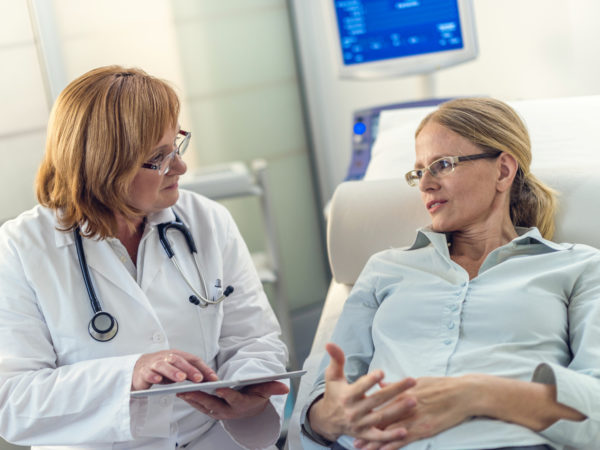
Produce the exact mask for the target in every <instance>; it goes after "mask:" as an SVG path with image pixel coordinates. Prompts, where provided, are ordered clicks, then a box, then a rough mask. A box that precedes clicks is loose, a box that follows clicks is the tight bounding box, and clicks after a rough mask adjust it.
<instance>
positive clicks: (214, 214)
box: [176, 189, 231, 221]
mask: <svg viewBox="0 0 600 450" xmlns="http://www.w3.org/2000/svg"><path fill="white" fill-rule="evenodd" d="M176 208H177V210H178V212H181V213H182V214H183V215H184V216H186V215H187V216H190V218H191V219H204V220H218V221H228V220H230V219H231V214H230V213H229V211H228V210H227V208H225V207H224V206H223V205H221V204H220V203H218V202H216V201H214V200H211V199H209V198H207V197H204V196H203V195H200V194H197V193H195V192H192V191H187V190H185V189H180V190H179V199H178V200H177V203H176Z"/></svg>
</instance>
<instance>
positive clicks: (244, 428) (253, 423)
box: [221, 395, 287, 448]
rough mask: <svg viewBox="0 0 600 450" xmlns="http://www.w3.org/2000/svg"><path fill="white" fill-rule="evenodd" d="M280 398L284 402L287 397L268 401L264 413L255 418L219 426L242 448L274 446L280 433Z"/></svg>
mask: <svg viewBox="0 0 600 450" xmlns="http://www.w3.org/2000/svg"><path fill="white" fill-rule="evenodd" d="M282 398H283V401H284V402H285V399H286V398H287V396H285V395H283V396H276V398H272V399H270V401H269V403H268V404H267V407H266V408H265V409H264V411H263V412H261V413H260V414H258V415H256V416H253V417H245V418H243V419H231V420H222V421H221V425H222V426H223V428H224V429H225V431H227V434H229V436H231V438H232V439H233V440H234V441H235V442H237V443H238V444H239V445H241V446H242V447H247V448H266V447H269V446H271V445H274V444H275V443H276V442H277V440H278V439H279V435H280V433H281V423H282V413H281V412H278V411H279V410H281V409H282V408H280V407H279V403H280V402H281V400H282ZM274 403H276V404H274Z"/></svg>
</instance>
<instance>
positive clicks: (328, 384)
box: [301, 258, 412, 445]
mask: <svg viewBox="0 0 600 450" xmlns="http://www.w3.org/2000/svg"><path fill="white" fill-rule="evenodd" d="M377 264H378V262H377V261H376V258H372V259H371V260H370V261H369V262H368V263H367V265H366V266H365V268H364V270H363V272H362V274H361V276H360V277H359V279H358V280H357V282H356V283H355V285H354V287H353V289H352V292H351V293H350V296H349V297H348V299H347V300H346V302H345V303H344V307H343V311H342V313H341V315H340V317H339V319H338V320H337V324H336V327H335V330H334V333H333V336H332V339H331V340H332V342H333V343H330V344H328V345H327V351H328V352H329V355H330V358H328V357H327V356H326V357H325V358H324V359H323V361H322V363H321V367H320V369H319V372H318V376H317V378H316V381H315V384H314V387H313V390H312V392H311V394H310V395H309V396H308V400H307V402H306V405H305V406H304V408H303V411H302V413H301V422H302V432H303V440H304V441H305V443H306V445H309V444H310V443H309V442H308V441H307V440H308V439H310V440H312V441H314V442H317V443H319V444H321V445H323V444H327V441H331V440H336V439H337V438H338V437H339V436H340V435H341V434H349V435H351V436H358V435H363V433H365V432H366V433H368V434H369V435H372V434H373V433H375V434H377V430H375V429H370V428H371V427H369V426H365V424H364V421H365V420H366V419H365V417H367V416H369V415H370V411H371V409H372V408H373V407H375V406H376V405H379V404H381V403H382V402H385V401H386V399H387V398H389V397H388V396H386V394H388V393H389V392H382V393H381V394H376V395H375V396H374V397H373V398H371V399H369V400H367V399H366V392H367V390H369V389H370V388H371V387H373V386H374V385H376V384H378V383H380V382H381V380H382V379H383V373H382V372H381V371H373V372H371V373H368V372H369V366H370V363H371V359H372V357H373V351H374V347H373V340H372V334H371V333H372V323H373V318H374V317H375V314H376V312H377V309H378V307H379V300H378V299H377V296H376V293H375V291H376V285H377V280H378V276H379V274H380V273H381V271H380V270H379V269H378V267H377ZM336 344H337V345H336ZM411 382H412V381H411V380H403V381H401V382H400V383H399V384H395V385H394V387H392V389H394V390H396V393H397V392H401V391H403V390H404V389H406V388H407V387H409V386H410V384H411ZM382 391H383V390H382ZM363 400H367V401H366V402H365V401H363ZM399 407H400V408H401V409H404V408H410V402H408V403H402V404H401V405H399ZM369 417H370V416H369ZM345 425H347V427H346V426H345Z"/></svg>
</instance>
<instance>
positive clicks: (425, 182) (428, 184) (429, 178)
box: [419, 170, 439, 192]
mask: <svg viewBox="0 0 600 450" xmlns="http://www.w3.org/2000/svg"><path fill="white" fill-rule="evenodd" d="M437 188H439V184H438V182H437V178H436V177H434V176H433V175H431V172H429V170H424V171H423V176H422V177H421V179H420V180H419V190H420V191H421V192H426V191H431V190H435V189H437Z"/></svg>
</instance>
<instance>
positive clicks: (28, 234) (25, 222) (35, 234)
mask: <svg viewBox="0 0 600 450" xmlns="http://www.w3.org/2000/svg"><path fill="white" fill-rule="evenodd" d="M57 226H58V222H57V219H56V213H55V211H53V210H51V209H48V208H46V207H43V206H40V205H37V206H35V207H33V208H31V209H30V210H28V211H25V212H23V213H21V214H19V215H18V216H17V217H15V218H14V219H10V220H8V221H6V222H4V223H3V224H2V226H1V227H0V245H2V246H4V245H6V244H7V243H13V245H17V246H21V247H40V246H43V245H42V244H43V243H44V242H46V241H48V240H49V239H54V236H55V235H56V233H58V232H59V231H58V230H57Z"/></svg>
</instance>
